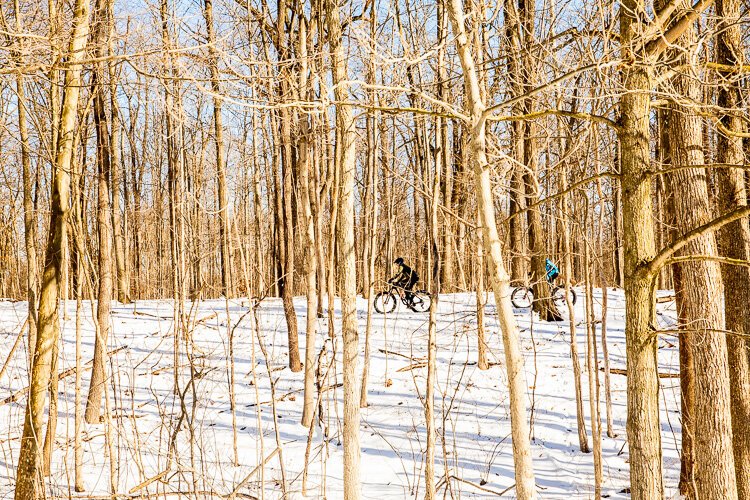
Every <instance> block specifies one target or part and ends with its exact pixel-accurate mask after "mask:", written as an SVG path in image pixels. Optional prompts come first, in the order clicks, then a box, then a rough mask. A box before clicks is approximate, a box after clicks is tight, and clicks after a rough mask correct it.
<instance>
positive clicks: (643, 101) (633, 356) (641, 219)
mask: <svg viewBox="0 0 750 500" xmlns="http://www.w3.org/2000/svg"><path fill="white" fill-rule="evenodd" d="M644 10H645V5H644V2H643V0H624V1H623V2H622V6H621V8H620V13H619V16H620V40H621V45H622V47H624V50H623V52H624V57H625V58H626V59H627V58H636V57H641V56H642V55H641V54H640V53H634V52H633V50H632V49H631V48H630V47H631V46H633V45H635V44H637V43H638V40H639V37H640V33H641V30H642V29H643V25H642V21H640V19H639V18H638V17H636V16H638V15H640V14H639V13H640V12H643V11H644ZM621 78H622V81H623V85H624V88H625V89H626V92H625V93H624V94H623V95H622V97H621V98H620V116H621V118H620V128H619V130H618V133H619V138H620V151H621V158H620V172H621V174H620V182H621V186H622V219H623V228H622V229H623V238H622V242H623V253H624V268H623V276H624V289H625V307H626V309H625V343H626V355H627V373H628V381H627V396H628V398H627V406H628V419H627V434H628V444H629V449H630V494H631V498H632V499H633V500H653V499H655V498H661V497H662V496H663V495H664V487H663V483H662V452H661V428H660V426H659V398H658V395H659V379H658V376H657V363H656V360H657V357H656V349H657V342H656V340H657V339H656V335H655V333H654V331H653V330H654V326H653V325H654V317H655V299H654V287H655V281H654V276H653V275H651V273H648V272H646V271H645V270H644V269H643V268H642V267H641V266H642V263H644V262H648V261H649V260H650V259H652V258H653V257H654V256H655V254H656V245H655V242H654V225H653V219H652V217H653V210H652V205H651V178H650V177H649V176H648V174H647V173H646V172H648V171H649V170H650V151H649V134H650V130H649V114H650V111H651V107H650V104H649V99H650V97H649V93H650V91H651V88H652V79H653V77H652V74H651V70H650V68H649V67H648V65H631V66H627V67H625V68H623V69H622V76H621Z"/></svg>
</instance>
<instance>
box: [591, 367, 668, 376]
mask: <svg viewBox="0 0 750 500" xmlns="http://www.w3.org/2000/svg"><path fill="white" fill-rule="evenodd" d="M599 370H600V371H604V368H599ZM609 373H614V374H615V375H624V376H627V375H628V372H627V371H626V370H623V369H622V368H610V369H609ZM659 378H680V374H679V373H660V374H659Z"/></svg>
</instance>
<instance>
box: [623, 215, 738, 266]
mask: <svg viewBox="0 0 750 500" xmlns="http://www.w3.org/2000/svg"><path fill="white" fill-rule="evenodd" d="M747 215H750V206H745V207H742V208H738V209H737V210H734V211H732V212H728V213H726V214H724V215H722V216H720V217H717V218H715V219H713V220H712V221H709V222H707V223H706V224H703V225H702V226H699V227H696V228H695V229H693V230H691V231H688V232H687V233H685V234H683V235H682V236H681V237H679V238H677V239H676V240H674V241H673V242H672V243H670V244H669V245H667V246H666V247H664V248H663V249H662V250H661V251H660V252H659V253H658V254H656V256H655V257H654V258H653V259H651V260H649V261H646V262H644V263H642V264H641V265H640V266H639V270H638V272H645V273H647V274H649V275H651V276H655V275H656V273H658V272H659V269H661V268H662V267H664V266H665V265H666V263H667V261H669V259H670V258H672V255H674V254H675V252H677V251H679V250H681V249H682V248H684V247H685V245H687V244H688V243H690V242H691V241H693V240H695V239H696V238H700V237H701V236H704V235H706V234H709V233H712V232H714V231H716V230H717V229H719V228H722V227H724V226H726V225H727V224H729V223H731V222H734V221H736V220H738V219H741V218H742V217H745V216H747Z"/></svg>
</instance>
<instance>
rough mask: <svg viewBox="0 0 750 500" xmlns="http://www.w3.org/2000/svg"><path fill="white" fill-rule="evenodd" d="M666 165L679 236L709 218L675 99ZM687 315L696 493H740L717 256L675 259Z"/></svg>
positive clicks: (701, 243)
mask: <svg viewBox="0 0 750 500" xmlns="http://www.w3.org/2000/svg"><path fill="white" fill-rule="evenodd" d="M694 42H695V33H694V31H693V30H692V29H688V30H687V31H686V32H685V34H684V35H683V36H682V38H681V39H680V40H679V42H678V43H680V44H681V45H684V46H686V47H687V46H692V45H693V44H694ZM673 85H674V87H675V89H676V90H677V91H678V92H679V94H680V95H683V96H686V97H687V98H688V99H695V100H696V101H699V100H700V99H701V95H700V87H699V86H698V82H697V81H695V80H694V79H693V77H692V76H677V77H675V78H674V79H673ZM668 114H669V115H670V116H669V119H668V123H669V132H670V133H669V140H670V142H671V148H670V153H671V163H672V165H673V166H674V167H675V168H676V169H677V170H676V171H675V172H674V173H672V174H671V175H670V178H671V180H672V191H673V193H674V208H675V214H676V215H677V216H676V217H675V225H676V231H677V233H678V235H682V234H684V233H686V232H688V231H690V230H692V229H694V228H696V227H699V226H701V225H703V224H706V223H707V222H709V221H710V220H711V218H712V213H711V207H710V205H709V200H708V186H707V183H706V171H705V169H702V168H686V167H688V166H690V165H703V164H704V162H705V158H704V155H703V134H702V124H701V122H702V120H701V118H700V117H699V116H698V115H697V114H695V113H694V112H693V111H692V110H691V109H689V108H685V107H683V106H680V105H673V107H672V108H670V110H669V111H668ZM680 254H682V255H701V256H703V255H705V256H709V257H710V256H716V255H718V252H717V248H716V239H715V236H714V234H713V233H708V234H706V235H704V236H701V237H699V238H695V239H693V240H692V241H691V242H690V243H688V244H687V245H686V246H685V247H684V248H683V250H681V251H680ZM680 267H681V269H680V274H681V276H682V290H683V294H684V306H685V308H684V315H685V320H686V324H684V325H681V326H682V328H686V329H690V330H691V334H690V338H691V339H692V345H693V346H699V347H698V348H696V349H693V352H694V358H693V363H694V372H695V413H694V415H693V416H694V421H693V423H694V436H695V480H696V491H695V493H696V495H697V498H727V499H730V498H737V489H736V488H737V487H736V483H735V467H734V455H733V453H732V419H731V410H730V390H729V365H728V359H727V346H726V337H725V336H724V335H717V332H720V331H723V330H724V314H723V313H724V311H723V310H722V307H721V302H720V300H717V299H716V297H721V295H722V292H723V285H722V281H721V270H720V267H719V264H718V263H717V262H715V261H714V262H712V261H707V260H702V259H701V260H695V261H691V262H685V263H683V264H680Z"/></svg>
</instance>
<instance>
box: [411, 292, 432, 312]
mask: <svg viewBox="0 0 750 500" xmlns="http://www.w3.org/2000/svg"><path fill="white" fill-rule="evenodd" d="M411 307H412V309H414V310H415V311H416V312H421V313H425V312H429V311H430V307H432V296H430V294H429V293H428V292H426V291H424V290H419V291H418V292H414V297H412V299H411Z"/></svg>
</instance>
